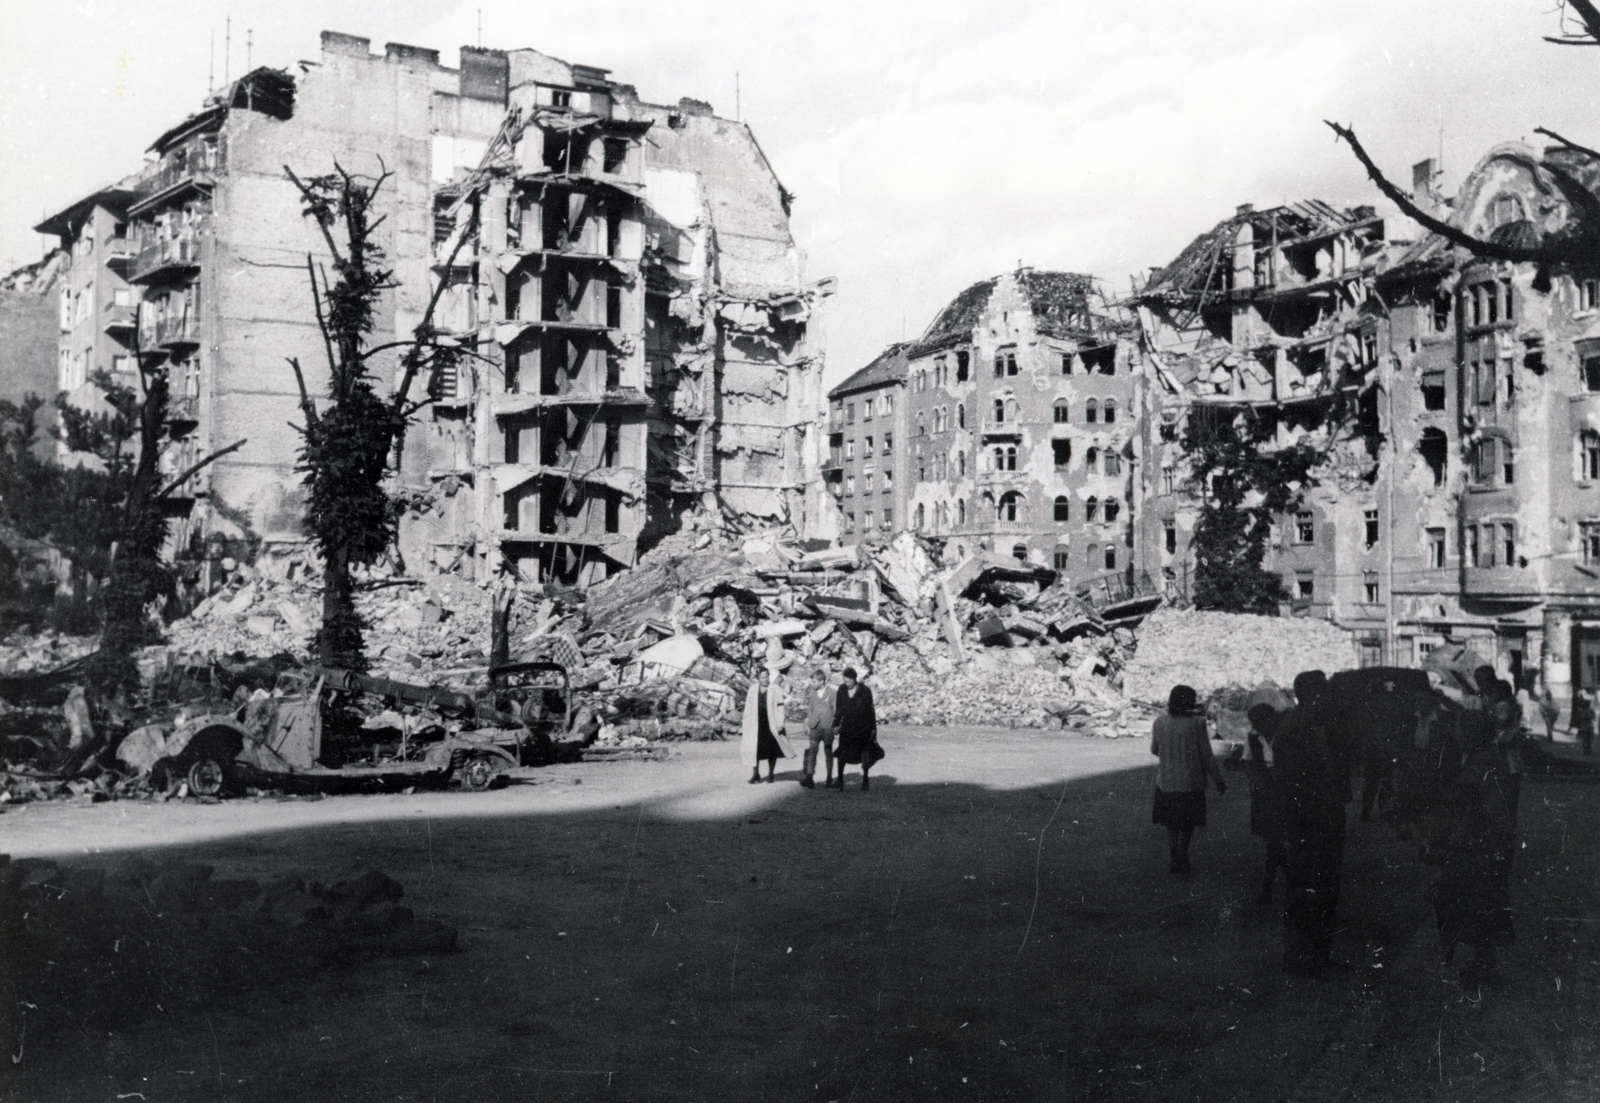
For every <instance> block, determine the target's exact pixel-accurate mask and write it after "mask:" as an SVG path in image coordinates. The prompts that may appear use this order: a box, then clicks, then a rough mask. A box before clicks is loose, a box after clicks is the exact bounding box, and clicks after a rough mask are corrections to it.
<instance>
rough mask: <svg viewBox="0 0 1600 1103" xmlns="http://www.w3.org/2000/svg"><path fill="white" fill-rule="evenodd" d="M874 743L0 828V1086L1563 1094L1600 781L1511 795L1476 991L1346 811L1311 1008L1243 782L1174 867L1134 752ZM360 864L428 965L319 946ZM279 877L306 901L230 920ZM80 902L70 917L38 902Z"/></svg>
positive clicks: (40, 815) (1587, 979) (1249, 1095)
mask: <svg viewBox="0 0 1600 1103" xmlns="http://www.w3.org/2000/svg"><path fill="white" fill-rule="evenodd" d="M883 742H884V745H885V747H886V749H887V751H888V757H887V758H886V759H885V760H884V761H883V762H882V763H881V764H880V765H879V767H878V768H877V769H876V770H874V773H873V787H872V790H871V792H868V793H862V792H861V791H860V790H859V789H857V788H856V787H855V783H854V781H852V783H851V785H850V787H849V788H848V789H846V790H845V791H844V792H843V793H839V792H834V791H831V790H823V789H821V788H818V789H815V790H803V789H801V788H800V787H799V786H798V785H796V784H795V779H796V777H797V774H796V773H795V772H794V769H793V766H792V765H791V764H787V763H782V764H780V765H781V766H783V765H787V766H789V767H790V768H789V769H788V770H787V771H786V772H780V774H779V776H778V782H777V783H776V784H773V785H770V786H769V785H747V784H745V777H746V776H747V775H746V772H745V771H744V770H742V769H740V768H739V767H738V766H737V764H736V763H735V762H734V758H735V755H734V752H733V748H732V747H731V746H729V745H723V744H716V743H686V744H680V745H677V746H676V747H674V749H673V752H672V757H671V758H669V759H668V760H666V761H664V762H624V763H619V764H609V763H606V764H602V763H587V762H583V763H574V764H564V765H557V766H554V767H551V768H549V769H544V770H538V771H528V772H526V773H525V774H523V775H521V776H520V777H519V783H518V784H514V785H512V786H510V787H508V788H505V789H501V790H497V791H491V792H487V793H474V794H466V793H462V794H452V793H423V792H418V793H415V794H412V795H409V796H408V795H401V794H386V795H376V796H350V797H337V798H330V799H324V800H320V801H319V800H298V799H297V800H283V799H275V798H260V799H253V800H236V801H232V802H229V803H227V804H224V805H221V806H215V807H211V806H200V805H191V804H168V805H165V806H155V805H146V804H139V803H129V802H122V803H114V804H99V805H93V806H89V805H75V804H71V803H66V802H57V803H53V804H37V805H30V806H27V807H25V808H22V809H18V808H12V809H10V810H8V811H6V812H4V813H0V829H3V834H4V837H5V839H6V846H7V847H8V848H10V849H11V850H12V852H13V854H14V855H15V856H16V857H14V858H13V863H12V864H13V865H16V864H17V862H18V861H22V860H25V859H27V858H47V859H48V860H50V861H51V862H54V863H55V865H54V866H43V865H35V866H32V867H31V872H30V873H29V875H28V876H29V877H30V878H31V885H30V887H29V888H28V889H27V890H26V894H25V895H26V903H24V905H23V911H24V912H31V911H32V909H33V908H34V907H35V906H38V907H40V908H42V909H44V910H42V911H40V912H39V913H37V916H35V915H30V916H29V918H28V919H27V920H26V922H25V924H24V926H23V927H22V928H21V930H22V931H23V936H22V937H23V938H24V939H25V941H23V942H21V943H20V949H21V951H22V957H21V958H20V960H23V961H26V962H28V963H30V964H29V966H28V973H27V976H26V977H25V978H24V979H23V982H22V985H21V987H20V988H19V989H18V990H17V992H16V995H17V997H18V998H17V1000H16V1001H15V1003H12V1002H11V1001H9V1000H8V1001H7V1006H8V1007H15V1008H16V1009H17V1014H18V1015H19V1017H23V1018H25V1020H26V1023H27V1028H26V1029H27V1034H26V1037H25V1039H24V1038H21V1037H17V1036H13V1037H12V1038H10V1039H8V1041H9V1042H10V1043H11V1048H10V1052H11V1054H12V1055H14V1056H15V1062H14V1063H13V1062H12V1061H11V1060H7V1061H6V1062H4V1063H3V1066H0V1069H3V1071H0V1077H4V1078H6V1079H5V1080H3V1081H0V1084H3V1088H0V1095H5V1096H6V1097H9V1098H16V1099H26V1100H40V1101H53V1100H79V1099H101V1098H104V1099H115V1098H117V1097H118V1096H122V1097H124V1098H126V1099H133V1098H137V1097H136V1096H135V1095H134V1094H132V1093H140V1094H142V1095H143V1096H144V1097H145V1098H146V1099H148V1100H157V1099H161V1100H169V1101H184V1100H204V1099H233V1100H239V1101H250V1100H280V1099H284V1098H304V1099H341V1100H366V1099H373V1100H377V1099H385V1100H408V1099H409V1100H434V1099H439V1100H451V1099H503V1098H512V1097H515V1098H537V1099H547V1100H581V1099H600V1098H610V1099H628V1100H640V1101H653V1100H663V1101H665V1100H678V1099H728V1100H733V1099H761V1098H767V1099H785V1100H789V1099H799V1100H808V1099H815V1100H823V1101H825V1100H840V1101H841V1103H842V1101H844V1100H846V1099H848V1098H850V1096H851V1093H852V1091H853V1092H854V1096H855V1099H856V1100H858V1101H859V1100H863V1099H869V1100H875V1101H883V1103H898V1101H902V1100H905V1101H917V1103H921V1101H923V1100H930V1099H957V1100H959V1099H986V1100H1007V1101H1010V1100H1016V1101H1024V1100H1026V1101H1032V1100H1040V1099H1068V1100H1095V1101H1098V1100H1107V1101H1118V1103H1120V1101H1123V1100H1128V1099H1149V1100H1159V1101H1168V1100H1171V1101H1179V1100H1182V1101H1189V1100H1193V1099H1195V1098H1201V1099H1221V1100H1241V1101H1245V1100H1248V1101H1255V1100H1277V1099H1295V1100H1323V1099H1327V1100H1337V1099H1344V1100H1348V1099H1361V1100H1381V1101H1394V1103H1402V1101H1404V1103H1413V1101H1418V1100H1422V1101H1429V1103H1446V1101H1456V1100H1461V1101H1465V1103H1500V1101H1503V1100H1507V1099H1553V1100H1573V1101H1576V1100H1582V1099H1588V1098H1591V1097H1592V1087H1593V1083H1594V1081H1593V1080H1592V1076H1593V1075H1594V1073H1595V1071H1596V1065H1595V1062H1594V1046H1595V1045H1596V1039H1597V1038H1600V1021H1597V1014H1596V1011H1597V1005H1596V1002H1595V1001H1596V991H1597V984H1600V971H1597V966H1596V965H1595V961H1596V959H1597V958H1600V953H1597V944H1596V935H1595V932H1594V930H1593V929H1592V928H1593V927H1594V924H1593V923H1592V922H1590V921H1589V919H1588V918H1586V917H1592V916H1593V915H1594V914H1595V907H1594V905H1595V902H1596V901H1595V897H1594V882H1593V874H1592V871H1593V869H1594V868H1595V862H1596V857H1597V856H1596V854H1595V852H1594V840H1595V838H1596V830H1595V829H1596V827H1597V826H1600V825H1597V818H1600V787H1595V786H1592V785H1582V784H1577V783H1574V782H1566V781H1545V780H1536V781H1530V782H1529V784H1528V785H1527V786H1525V788H1524V790H1523V802H1522V806H1523V816H1522V835H1523V839H1524V840H1525V841H1526V842H1527V844H1528V845H1527V848H1526V849H1524V850H1520V851H1519V853H1518V860H1517V867H1516V877H1515V881H1514V887H1513V902H1514V905H1515V907H1516V925H1517V942H1516V943H1515V945H1513V946H1511V947H1509V948H1507V950H1506V951H1505V953H1504V954H1503V956H1502V960H1501V966H1502V970H1503V972H1504V974H1505V976H1506V984H1505V986H1504V987H1503V988H1498V989H1484V990H1478V989H1473V990H1463V989H1462V988H1461V987H1460V985H1459V984H1457V983H1455V982H1454V980H1453V979H1452V978H1453V977H1454V976H1455V973H1454V971H1446V970H1443V969H1441V968H1440V965H1439V957H1438V948H1437V939H1436V937H1435V935H1434V932H1433V917H1432V913H1431V910H1430V908H1429V906H1428V903H1427V886H1428V884H1429V883H1430V881H1431V880H1432V876H1433V871H1432V868H1431V867H1428V866H1425V865H1423V864H1421V863H1420V862H1419V861H1418V859H1417V844H1416V843H1415V842H1412V841H1407V840H1405V839H1402V838H1399V837H1398V836H1397V835H1396V834H1395V833H1394V832H1393V831H1392V829H1390V828H1389V827H1387V826H1381V825H1379V824H1376V823H1374V824H1370V825H1368V824H1360V823H1358V822H1357V821H1356V820H1355V817H1354V815H1353V813H1352V816H1351V824H1350V847H1349V852H1348V858H1347V862H1346V867H1345V886H1346V887H1345V894H1344V901H1343V904H1342V908H1341V915H1340V919H1341V923H1340V926H1341V930H1340V932H1339V934H1338V936H1337V940H1336V952H1337V954H1338V956H1340V957H1342V958H1344V959H1346V960H1348V961H1350V962H1351V963H1352V964H1353V965H1354V966H1355V969H1354V971H1353V972H1352V973H1351V974H1350V975H1348V976H1343V977H1337V978H1334V979H1331V980H1328V981H1324V982H1320V983H1319V982H1312V981H1302V980H1288V979H1285V978H1284V976H1283V975H1282V973H1281V972H1280V970H1279V968H1278V965H1279V954H1280V942H1279V938H1280V933H1281V929H1280V927H1279V924H1278V917H1277V909H1276V906H1274V907H1272V908H1263V909H1258V908H1255V907H1254V906H1253V905H1252V904H1251V900H1252V899H1253V898H1254V895H1255V888H1256V885H1255V879H1256V876H1257V874H1258V861H1259V858H1260V850H1259V840H1257V839H1255V838H1253V837H1252V836H1250V834H1249V832H1248V826H1247V820H1248V800H1247V798H1246V796H1245V794H1244V793H1242V792H1241V791H1240V789H1239V788H1235V787H1230V789H1229V791H1228V794H1227V796H1225V797H1223V798H1221V799H1216V798H1213V799H1212V803H1211V816H1210V823H1209V825H1208V826H1207V827H1206V828H1205V829H1203V830H1202V831H1201V832H1200V834H1199V836H1198V838H1197V840H1196V843H1195V850H1194V860H1195V868H1196V873H1195V874H1194V876H1193V877H1192V878H1189V879H1183V878H1176V877H1171V876H1169V875H1168V874H1167V873H1166V872H1165V867H1166V861H1165V848H1166V842H1165V839H1164V837H1162V835H1161V833H1160V831H1159V830H1158V829H1156V828H1154V827H1152V826H1151V825H1150V824H1149V815H1150V811H1149V792H1150V784H1151V775H1150V767H1149V766H1148V765H1147V763H1149V762H1151V761H1152V760H1151V758H1150V755H1149V753H1148V749H1147V746H1146V744H1145V742H1144V741H1143V740H1115V741H1112V740H1101V739H1092V738H1085V737H1082V736H1076V735H1073V734H1071V733H1064V732H1041V731H1012V730H1008V729H1003V728H1002V729H994V728H989V729H981V730H972V729H963V730H961V731H952V730H948V729H945V730H941V729H930V728H920V729H911V728H890V729H888V730H886V731H885V732H884V734H883ZM1230 780H1231V778H1230ZM575 782H582V784H574V783H575ZM201 866H203V867H209V868H210V870H211V872H210V874H209V876H205V877H200V876H198V870H197V869H196V867H201ZM95 868H100V869H104V870H105V871H106V872H105V873H104V875H103V877H102V876H101V875H99V874H96V873H94V872H92V870H93V869H95ZM369 869H371V870H381V871H383V873H385V874H386V875H387V876H388V877H389V878H392V879H393V881H394V882H395V883H397V884H398V885H400V886H403V887H404V890H405V891H404V895H403V896H401V897H400V899H399V900H398V901H390V900H387V899H384V898H383V897H382V894H379V899H378V900H377V901H375V902H374V903H373V904H372V905H371V906H370V908H369V909H368V910H373V909H380V908H386V907H387V905H388V904H390V903H394V904H397V905H398V906H400V907H405V908H410V909H412V911H413V912H414V913H415V917H414V919H413V920H412V923H413V924H420V923H424V922H426V921H429V920H433V921H436V922H439V923H441V924H443V925H445V926H447V927H449V928H453V929H454V930H455V931H456V932H457V937H458V943H457V945H458V949H456V950H454V951H448V950H438V951H435V950H426V951H424V952H421V953H407V954H401V955H394V954H387V953H376V952H373V950H372V949H370V948H368V947H366V946H364V945H363V946H358V947H356V948H355V949H354V950H353V951H352V952H339V953H329V952H325V951H324V946H323V944H320V943H319V942H317V941H315V939H316V938H317V937H319V936H318V934H317V931H318V928H317V927H315V926H314V925H313V924H312V923H311V922H309V921H308V919H307V912H308V911H312V912H314V911H315V909H316V908H318V907H325V906H328V905H327V902H326V901H325V900H324V899H323V897H321V896H319V895H318V894H316V893H315V892H312V891H310V890H311V887H312V886H313V885H314V884H315V883H318V882H320V883H321V884H322V885H324V886H336V885H339V884H341V883H350V882H355V881H358V879H359V876H360V874H361V873H362V871H365V870H369ZM141 871H142V872H141ZM286 878H287V879H290V880H291V882H292V883H304V884H305V886H306V887H307V891H306V892H305V894H304V896H299V895H292V896H291V898H290V899H292V904H290V905H289V906H288V907H286V908H285V909H283V911H282V912H281V913H280V912H278V911H276V910H275V911H274V912H273V913H272V915H273V917H274V918H272V919H271V920H270V921H267V920H264V919H263V920H256V919H252V918H250V912H251V907H252V905H251V903H250V902H249V899H250V898H251V897H254V898H255V899H257V900H259V899H260V896H258V895H257V894H256V891H255V889H260V890H262V891H263V894H264V891H265V890H266V889H267V887H268V886H275V885H278V884H280V883H281V882H282V881H283V880H284V879H286ZM97 883H98V884H99V886H100V887H99V888H98V890H96V889H95V888H94V885H95V884H97ZM250 885H253V886H255V889H251V888H249V886H250ZM46 886H57V887H58V888H59V889H60V890H62V891H63V892H64V895H59V898H56V899H53V900H46V899H45V894H47V893H48V894H51V895H52V896H56V895H58V894H57V893H56V889H53V888H47V887H46ZM85 886H88V887H87V888H86V889H85ZM140 886H146V887H148V889H149V898H146V896H145V895H144V893H143V892H142V891H136V890H139V889H140ZM80 889H83V890H84V891H83V892H82V893H80ZM80 895H82V896H83V897H84V898H86V899H88V900H98V901H100V903H98V904H84V905H83V906H84V907H85V909H86V910H85V911H83V912H80V913H69V912H68V911H65V910H62V909H70V908H71V907H72V906H73V901H74V900H75V899H77V898H79V897H80ZM1279 899H1281V897H1280V898H1279ZM286 903H288V900H286ZM191 906H192V907H193V908H194V909H195V910H187V909H188V908H189V907H191ZM256 909H257V913H259V910H260V906H259V905H256ZM329 913H330V914H332V913H336V909H335V908H333V907H329ZM12 914H13V916H15V914H16V913H15V912H13V913H12ZM69 914H70V916H71V917H69ZM36 919H37V920H38V921H36ZM258 923H259V926H258ZM258 930H264V931H267V932H269V933H270V932H280V933H281V934H282V935H294V934H295V933H296V932H302V934H301V935H300V936H299V937H296V938H291V939H290V940H289V942H288V944H287V945H284V944H283V943H281V942H279V943H274V942H273V941H272V940H271V939H270V938H262V937H261V936H260V935H259V934H258V933H257V932H258ZM17 931H18V928H16V927H10V928H8V933H7V939H8V941H7V946H8V948H10V947H18V946H19V942H18V940H17V939H18V935H17ZM125 935H126V936H129V937H131V938H132V939H135V940H141V939H142V940H144V942H143V944H137V945H136V944H135V943H134V942H130V941H121V942H120V945H119V940H121V939H123V938H124V936H125ZM302 939H303V940H304V941H302ZM328 949H332V947H331V946H329V947H328ZM12 960H19V959H12ZM6 976H7V977H8V980H7V983H11V981H10V980H9V977H10V976H11V974H9V973H8V974H6ZM16 1025H17V1026H18V1027H19V1028H20V1026H21V1023H20V1022H19V1023H17V1024H16Z"/></svg>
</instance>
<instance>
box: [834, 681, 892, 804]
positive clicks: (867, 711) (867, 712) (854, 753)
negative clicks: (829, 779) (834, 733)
mask: <svg viewBox="0 0 1600 1103" xmlns="http://www.w3.org/2000/svg"><path fill="white" fill-rule="evenodd" d="M833 714H834V717H835V719H836V720H837V721H838V724H839V777H838V780H837V781H836V782H835V783H834V784H835V785H837V786H838V788H840V789H843V788H844V768H845V766H846V765H847V764H848V765H852V766H854V765H858V764H859V765H860V767H861V788H862V789H863V790H865V789H870V788H872V777H871V771H872V766H873V764H874V763H876V762H877V761H878V760H879V759H881V758H882V757H883V748H882V747H880V746H878V713H877V710H876V709H875V708H874V707H873V704H872V690H871V689H870V688H868V687H867V686H865V685H863V684H862V683H861V682H860V681H858V680H857V678H856V671H855V668H854V667H850V666H847V667H845V668H844V685H842V686H840V687H839V692H838V694H837V695H836V696H835V697H834V701H833Z"/></svg>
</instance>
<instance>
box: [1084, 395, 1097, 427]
mask: <svg viewBox="0 0 1600 1103" xmlns="http://www.w3.org/2000/svg"><path fill="white" fill-rule="evenodd" d="M1083 420H1084V421H1085V422H1087V423H1088V424H1090V425H1093V424H1094V423H1095V422H1097V421H1099V420H1100V404H1099V403H1098V402H1096V401H1095V400H1094V399H1092V398H1091V399H1090V400H1089V401H1087V402H1085V403H1084V404H1083Z"/></svg>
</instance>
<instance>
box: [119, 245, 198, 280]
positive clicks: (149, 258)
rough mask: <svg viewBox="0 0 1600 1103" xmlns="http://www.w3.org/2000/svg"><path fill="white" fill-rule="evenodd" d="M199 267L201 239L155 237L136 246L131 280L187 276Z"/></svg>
mask: <svg viewBox="0 0 1600 1103" xmlns="http://www.w3.org/2000/svg"><path fill="white" fill-rule="evenodd" d="M199 270H200V241H199V239H198V238H194V237H179V238H169V239H168V240H166V241H156V242H152V243H150V244H148V245H146V246H145V247H144V248H142V249H140V250H139V255H138V257H137V258H136V259H135V260H134V262H133V271H132V273H131V274H130V275H129V276H128V282H130V283H160V282H163V281H166V280H170V279H178V278H188V277H190V276H193V275H194V274H195V273H196V272H198V271H199Z"/></svg>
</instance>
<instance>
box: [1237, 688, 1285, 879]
mask: <svg viewBox="0 0 1600 1103" xmlns="http://www.w3.org/2000/svg"><path fill="white" fill-rule="evenodd" d="M1245 715H1246V716H1247V717H1249V720H1250V734H1249V735H1248V736H1247V737H1246V742H1247V743H1248V748H1247V754H1246V757H1245V760H1244V763H1245V770H1246V773H1247V775H1248V776H1249V778H1250V834H1252V835H1255V836H1256V837H1258V838H1259V839H1260V840H1261V841H1262V842H1263V843H1265V844H1266V856H1265V862H1264V864H1263V866H1262V870H1261V891H1260V892H1259V893H1257V894H1256V903H1257V904H1265V903H1267V902H1268V901H1270V900H1271V899H1272V882H1273V881H1274V880H1275V879H1276V878H1277V876H1278V870H1279V869H1282V868H1284V867H1286V866H1287V865H1288V864H1289V854H1288V851H1287V849H1286V848H1285V847H1284V845H1283V824H1282V823H1281V822H1279V819H1278V812H1279V809H1278V791H1277V779H1276V777H1275V775H1274V773H1273V770H1272V740H1273V737H1274V736H1275V735H1276V734H1277V728H1278V710H1277V709H1275V708H1273V707H1272V706H1271V705H1266V704H1261V705H1255V706H1253V707H1252V708H1251V709H1250V711H1249V712H1247V713H1246V714H1245Z"/></svg>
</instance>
